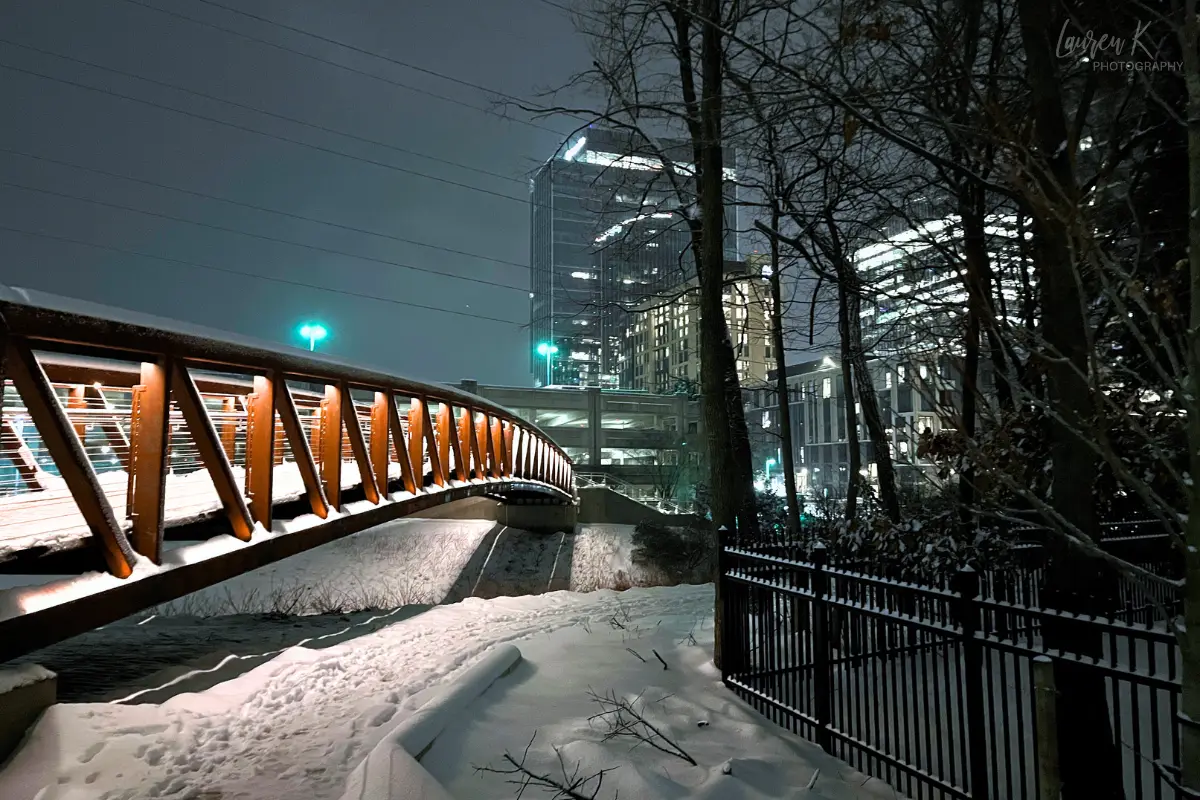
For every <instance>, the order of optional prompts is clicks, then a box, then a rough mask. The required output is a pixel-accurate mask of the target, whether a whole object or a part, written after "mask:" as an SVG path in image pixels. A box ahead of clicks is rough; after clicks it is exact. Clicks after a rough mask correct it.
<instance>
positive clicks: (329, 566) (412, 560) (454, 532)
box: [152, 517, 495, 617]
mask: <svg viewBox="0 0 1200 800" xmlns="http://www.w3.org/2000/svg"><path fill="white" fill-rule="evenodd" d="M494 527H495V523H492V522H488V521H485V520H426V519H419V518H414V517H406V518H404V519H399V520H394V521H392V522H387V523H384V524H383V525H378V526H376V527H374V528H370V529H368V530H365V531H362V532H360V533H356V534H353V535H351V536H347V537H345V538H342V539H338V540H336V541H333V542H330V543H329V544H326V545H322V546H321V547H318V548H314V549H312V550H308V551H306V552H304V553H299V554H297V555H295V556H292V557H291V558H287V559H284V560H283V561H279V562H276V563H274V564H269V565H267V566H265V567H262V568H260V569H256V570H254V571H252V572H247V573H245V574H244V575H239V576H238V577H236V578H232V579H230V580H228V581H225V582H223V583H220V584H218V585H216V586H212V587H209V588H207V589H202V590H201V591H199V592H195V593H194V594H190V595H187V596H186V597H183V598H181V599H179V600H176V601H174V602H172V603H167V604H165V605H163V606H159V607H158V608H155V609H152V613H155V614H166V615H187V616H201V617H207V616H216V615H224V614H265V613H278V614H298V615H306V614H325V613H335V612H337V613H340V612H345V611H356V610H361V609H384V608H398V607H400V606H405V605H432V604H436V603H440V602H441V601H442V600H443V599H444V598H445V597H446V596H447V594H448V593H449V592H450V588H451V586H452V585H453V584H454V583H455V581H456V580H458V578H459V576H460V575H461V573H462V571H463V569H464V567H465V566H466V564H467V562H468V561H469V560H470V559H471V558H472V556H473V555H474V554H475V553H476V551H477V550H478V549H479V547H480V543H481V542H482V541H483V539H484V538H485V537H486V536H487V535H488V533H489V532H490V531H492V529H493V528H494Z"/></svg>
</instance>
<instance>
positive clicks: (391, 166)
mask: <svg viewBox="0 0 1200 800" xmlns="http://www.w3.org/2000/svg"><path fill="white" fill-rule="evenodd" d="M0 69H6V70H8V71H9V72H15V73H18V74H21V75H29V76H32V77H35V78H41V79H43V80H48V81H52V82H54V83H61V84H63V85H65V86H73V87H75V88H77V89H83V90H85V91H89V92H96V93H98V94H104V95H109V96H111V97H116V98H119V99H121V100H128V101H130V102H132V103H138V104H140V105H144V106H149V107H150V108H157V109H161V110H164V111H171V112H173V113H176V114H181V115H183V116H186V117H192V118H194V119H200V120H204V121H205V122H212V123H214V124H216V125H223V126H225V127H227V128H232V129H234V130H239V131H244V132H246V133H253V134H256V135H258V136H265V137H267V138H268V139H275V140H277V141H280V142H286V143H288V144H294V145H297V146H298V147H305V148H308V149H310V150H316V151H318V152H321V153H328V154H330V155H335V156H339V157H341V158H347V159H350V160H351V161H358V162H361V163H364V164H371V165H373V166H376V167H382V168H383V169H388V170H392V171H394V172H399V173H402V174H405V175H415V176H417V177H419V178H427V179H429V180H432V181H436V182H438V183H444V184H447V185H449V186H457V187H459V188H461V189H468V190H470V191H473V192H479V193H480V194H486V195H491V196H492V197H500V198H503V199H505V200H511V201H513V202H515V203H521V204H522V205H528V203H529V200H528V198H522V197H514V196H512V195H511V194H505V193H503V192H494V191H492V190H491V189H484V188H483V187H481V186H473V185H471V184H469V183H463V182H461V181H454V180H450V179H448V178H439V177H437V176H435V175H429V174H427V173H424V172H418V171H416V170H411V169H406V168H405V167H399V166H396V165H395V164H389V163H387V162H386V161H379V160H377V159H373V158H366V157H364V156H355V155H351V154H349V153H343V152H342V151H341V150H335V149H333V148H332V147H325V146H323V145H319V144H312V143H310V142H305V141H303V140H301V139H293V138H291V137H289V136H282V135H280V134H277V133H268V132H267V131H262V130H259V129H257V128H252V127H250V126H248V125H242V124H239V123H236V122H229V121H228V120H223V119H220V118H218V117H211V116H208V115H207V114H201V113H198V112H196V111H188V110H186V109H182V108H175V107H174V106H169V105H164V104H163V103H156V102H154V101H152V100H145V99H143V98H141V97H134V96H133V95H129V94H124V93H123V92H117V91H114V90H112V89H102V88H100V87H97V86H89V85H88V84H86V83H80V82H79V81H73V80H70V79H68V78H59V77H56V76H54V75H47V74H46V73H44V72H38V71H37V70H31V69H25V68H24V67H14V66H13V65H12V64H4V63H0Z"/></svg>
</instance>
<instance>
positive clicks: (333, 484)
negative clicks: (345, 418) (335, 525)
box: [317, 384, 342, 511]
mask: <svg viewBox="0 0 1200 800" xmlns="http://www.w3.org/2000/svg"><path fill="white" fill-rule="evenodd" d="M319 436H320V442H321V449H320V455H319V456H318V457H317V460H318V462H320V465H321V483H322V484H323V486H324V489H325V497H326V498H328V499H329V505H330V506H331V507H332V508H333V510H334V511H338V510H340V509H341V507H342V394H341V391H340V390H339V389H338V387H337V386H334V385H332V384H327V385H326V386H325V399H324V400H322V401H321V426H320V431H319Z"/></svg>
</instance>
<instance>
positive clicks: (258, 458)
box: [246, 375, 275, 530]
mask: <svg viewBox="0 0 1200 800" xmlns="http://www.w3.org/2000/svg"><path fill="white" fill-rule="evenodd" d="M274 475H275V381H274V380H272V379H271V378H269V377H267V376H264V375H255V376H254V392H253V393H252V394H250V395H247V397H246V497H247V498H249V500H250V514H251V516H252V517H253V518H254V521H255V522H257V523H258V524H259V525H262V526H263V527H264V528H266V529H267V530H271V503H272V501H273V499H274V496H273V495H274V493H273V491H272V489H273V484H274Z"/></svg>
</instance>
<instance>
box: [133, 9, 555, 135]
mask: <svg viewBox="0 0 1200 800" xmlns="http://www.w3.org/2000/svg"><path fill="white" fill-rule="evenodd" d="M121 2H124V3H128V4H130V5H134V6H138V7H140V8H145V9H148V10H150V11H156V12H158V13H159V14H164V15H166V16H168V17H175V18H177V19H182V20H185V21H187V22H191V23H192V24H194V25H200V26H203V27H205V28H212V29H213V30H216V31H221V32H222V33H227V34H230V35H231V36H236V37H238V38H241V39H245V40H247V41H251V42H256V43H258V44H261V45H265V46H267V47H271V48H274V49H276V50H281V51H283V52H285V53H292V54H293V55H297V56H300V57H302V58H307V59H310V60H312V61H318V62H320V63H322V64H328V65H329V66H332V67H337V68H338V69H341V70H345V71H346V72H352V73H354V74H355V75H361V76H363V77H365V78H371V79H372V80H376V81H380V82H381V83H386V84H390V85H392V86H396V87H398V88H401V89H406V90H408V91H411V92H416V93H418V94H423V95H427V96H429V97H433V98H436V99H438V100H443V101H445V102H447V103H453V104H454V105H459V106H463V107H464V108H469V109H472V110H474V111H479V112H482V113H484V114H490V115H492V116H494V117H498V118H500V119H504V120H508V121H509V122H515V123H517V124H519V125H526V126H528V127H530V128H537V129H539V130H543V131H549V132H550V133H553V134H554V135H556V136H565V135H566V134H564V133H562V132H560V131H557V130H555V129H554V128H551V127H549V126H546V125H539V124H538V123H536V122H530V121H529V120H524V119H518V118H516V117H510V116H508V115H506V114H501V113H500V112H498V111H495V110H493V109H490V108H484V107H482V106H476V105H472V104H470V103H466V102H463V101H462V100H456V99H454V98H453V97H446V96H445V95H441V94H438V93H437V92H431V91H428V90H427V89H421V88H418V87H416V86H411V85H409V84H407V83H401V82H400V81H396V80H393V79H391V78H385V77H383V76H382V75H376V74H374V73H372V72H367V71H366V70H361V69H357V68H355V67H350V66H347V65H345V64H339V63H338V62H336V61H331V60H329V59H327V58H321V57H320V56H315V55H313V54H311V53H306V52H304V51H303V50H297V49H295V48H292V47H288V46H287V45H283V44H279V43H278V42H272V41H271V40H269V39H262V38H260V37H257V36H252V35H251V34H248V33H243V32H242V31H239V30H236V29H234V28H227V27H225V26H223V25H218V24H216V23H214V22H209V21H207V20H203V19H197V18H196V17H191V16H188V15H187V14H183V13H180V12H178V11H171V10H169V9H166V8H162V7H160V6H156V5H154V4H153V3H146V2H142V0H121ZM231 10H232V9H231ZM274 24H278V23H274ZM380 58H383V56H380ZM385 60H386V59H385ZM430 72H431V73H432V71H430ZM432 74H437V75H439V76H441V75H440V73H432ZM441 77H444V78H446V79H447V80H456V79H454V78H450V77H449V76H441ZM485 91H489V92H492V93H493V94H501V93H499V92H495V91H493V90H491V89H486V90H485Z"/></svg>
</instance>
